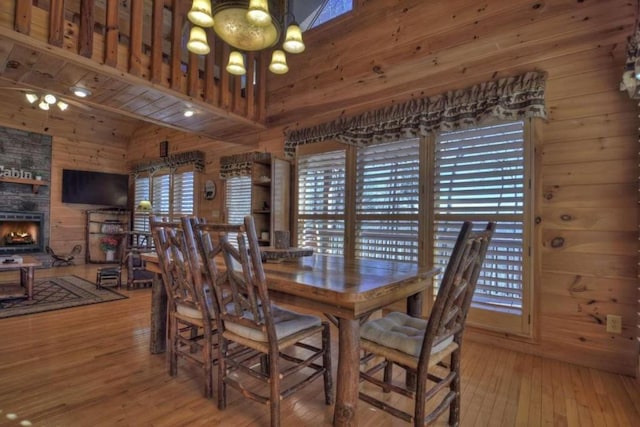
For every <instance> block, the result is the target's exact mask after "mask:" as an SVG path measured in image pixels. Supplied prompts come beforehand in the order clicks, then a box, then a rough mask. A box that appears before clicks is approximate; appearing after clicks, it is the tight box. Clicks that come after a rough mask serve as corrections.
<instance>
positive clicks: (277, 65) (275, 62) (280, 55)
mask: <svg viewBox="0 0 640 427" xmlns="http://www.w3.org/2000/svg"><path fill="white" fill-rule="evenodd" d="M269 71H271V72H272V73H274V74H285V73H286V72H287V71H289V66H288V65H287V57H286V56H285V54H284V52H283V51H281V50H274V51H273V55H272V56H271V64H269Z"/></svg>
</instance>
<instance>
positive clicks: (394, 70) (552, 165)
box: [128, 0, 638, 375]
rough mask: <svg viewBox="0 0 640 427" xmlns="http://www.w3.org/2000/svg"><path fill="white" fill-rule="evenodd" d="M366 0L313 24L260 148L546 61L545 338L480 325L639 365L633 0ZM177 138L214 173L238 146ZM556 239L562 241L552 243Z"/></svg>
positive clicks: (540, 332)
mask: <svg viewBox="0 0 640 427" xmlns="http://www.w3.org/2000/svg"><path fill="white" fill-rule="evenodd" d="M357 3H358V4H357V9H356V11H355V13H353V14H352V16H351V17H346V18H344V19H343V20H342V22H340V20H339V21H338V22H337V23H336V24H331V25H329V26H327V27H325V28H323V29H322V31H318V32H309V33H307V35H306V45H307V51H306V52H305V53H304V55H301V56H297V57H290V58H289V66H290V72H289V73H288V74H287V76H286V78H279V77H274V76H269V80H268V84H269V88H270V90H269V98H268V102H267V110H268V120H269V122H270V123H271V126H272V128H271V130H270V131H269V132H265V133H263V134H261V135H258V136H257V138H256V136H251V137H252V138H256V147H257V148H258V149H260V150H262V149H268V150H273V151H275V152H281V151H282V142H283V137H282V131H283V130H284V129H286V128H293V127H298V126H300V127H304V126H309V125H314V124H317V123H321V122H324V121H328V120H333V119H335V118H337V117H339V116H340V115H352V114H357V113H360V112H362V111H366V110H371V109H375V108H380V107H381V106H384V105H390V104H391V103H394V102H402V101H404V100H407V99H409V98H411V97H418V96H428V95H435V94H439V93H443V92H445V91H447V90H454V89H460V88H464V87H467V86H469V85H472V84H475V83H478V82H481V81H486V80H490V79H492V78H496V77H502V76H506V75H514V74H519V73H522V72H524V71H527V70H533V69H536V70H543V71H545V72H547V73H548V85H547V92H546V99H547V110H548V120H546V121H539V123H537V126H536V128H537V134H538V139H537V141H536V151H537V158H538V159H539V162H538V163H537V164H536V177H537V178H536V182H535V193H536V197H535V198H536V201H537V204H536V209H535V211H536V216H537V217H538V218H539V219H540V224H539V225H538V226H537V229H536V235H537V236H539V237H538V238H537V241H536V242H535V246H534V248H533V253H534V257H535V258H536V265H538V266H539V267H538V269H537V270H536V272H535V278H534V279H535V291H534V293H535V295H534V304H535V309H534V313H535V316H534V319H533V322H534V325H535V337H533V338H532V339H522V338H517V337H510V336H508V335H504V334H500V333H487V332H486V331H480V330H477V329H473V328H472V330H470V331H469V333H468V336H469V337H471V339H477V340H482V341H487V342H492V343H497V344H500V345H504V346H509V347H512V348H516V349H519V350H524V351H528V352H531V353H534V354H540V355H545V356H549V357H552V358H557V359H560V360H565V361H569V362H575V363H578V364H581V365H586V366H591V367H597V368H600V369H605V370H608V371H613V372H619V373H624V374H628V375H635V374H636V370H637V363H638V342H637V340H636V333H637V332H636V329H637V328H636V324H635V323H636V320H637V316H636V310H637V302H636V301H637V300H638V295H637V291H636V286H637V285H636V282H637V279H636V277H637V274H636V270H637V234H638V231H637V224H638V208H637V151H638V149H637V134H638V115H637V109H636V102H634V101H631V100H630V99H628V97H627V95H626V93H624V92H620V91H619V90H618V84H619V81H620V77H621V74H622V71H623V64H624V59H625V55H626V51H625V49H626V37H627V36H629V35H631V34H632V32H633V31H632V27H633V25H634V19H635V13H636V7H637V5H636V4H635V2H626V1H622V0H615V1H585V2H576V1H569V0H559V1H554V2H544V3H532V2H528V1H524V0H515V1H497V0H496V1H488V2H485V3H483V5H482V7H479V6H478V5H477V3H476V2H473V1H470V0H456V1H434V2H424V1H421V0H416V1H406V2H402V7H399V6H396V5H397V2H395V1H391V0H387V1H378V2H365V1H358V2H357ZM345 29H346V30H345ZM159 132H160V131H158V130H157V129H152V128H147V129H145V130H142V131H139V132H138V133H137V134H136V136H135V138H134V139H135V144H134V145H135V151H134V150H133V149H132V150H129V157H128V159H129V160H130V161H131V160H135V159H136V158H140V157H142V156H143V155H144V153H146V152H156V151H157V143H158V141H159V140H161V138H165V137H166V138H174V136H171V135H167V133H166V132H164V133H163V136H162V137H159V135H158V133H159ZM160 133H162V132H160ZM175 138H176V144H175V145H173V146H172V149H176V147H175V146H176V145H179V148H178V150H183V149H184V150H191V149H194V147H196V146H198V147H202V148H203V149H204V150H205V151H206V152H207V173H215V172H214V171H215V169H216V167H217V158H218V157H219V155H224V154H231V153H233V152H236V151H237V150H236V149H234V148H232V147H231V146H226V145H224V144H220V143H215V142H213V141H212V143H211V145H206V144H205V145H204V146H203V145H202V141H200V140H193V141H191V140H189V138H188V137H186V138H182V137H178V136H175ZM178 141H180V142H178ZM132 147H133V145H132ZM205 215H206V212H205ZM556 237H561V238H563V239H564V244H563V245H562V246H561V247H558V248H552V247H551V246H550V244H549V243H550V241H551V240H552V239H554V238H556ZM606 314H619V315H621V316H622V319H623V333H622V334H621V335H615V334H608V333H606V330H605V324H604V323H605V316H606Z"/></svg>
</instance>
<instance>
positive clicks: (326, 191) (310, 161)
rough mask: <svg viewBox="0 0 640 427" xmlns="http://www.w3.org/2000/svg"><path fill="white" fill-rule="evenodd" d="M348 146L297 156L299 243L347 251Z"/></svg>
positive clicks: (331, 251) (316, 249) (325, 251)
mask: <svg viewBox="0 0 640 427" xmlns="http://www.w3.org/2000/svg"><path fill="white" fill-rule="evenodd" d="M345 158H346V152H345V150H336V151H328V152H324V153H319V154H313V155H301V156H299V157H298V246H304V247H311V248H313V249H314V252H315V253H319V254H328V255H329V254H330V255H343V254H344V221H345Z"/></svg>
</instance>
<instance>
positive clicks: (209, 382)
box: [202, 329, 213, 399]
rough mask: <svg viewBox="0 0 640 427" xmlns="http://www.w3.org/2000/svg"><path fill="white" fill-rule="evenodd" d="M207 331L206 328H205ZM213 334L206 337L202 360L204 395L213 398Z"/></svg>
mask: <svg viewBox="0 0 640 427" xmlns="http://www.w3.org/2000/svg"><path fill="white" fill-rule="evenodd" d="M205 333H206V329H205ZM211 353H212V349H211V336H210V335H209V337H207V338H205V339H204V345H203V348H202V361H203V364H204V397H206V398H207V399H211V397H213V375H212V372H213V359H212V357H211Z"/></svg>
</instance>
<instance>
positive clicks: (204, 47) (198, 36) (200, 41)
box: [187, 26, 210, 55]
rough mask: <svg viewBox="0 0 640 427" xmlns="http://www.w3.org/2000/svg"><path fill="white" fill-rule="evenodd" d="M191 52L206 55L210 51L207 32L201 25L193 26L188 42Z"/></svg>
mask: <svg viewBox="0 0 640 427" xmlns="http://www.w3.org/2000/svg"><path fill="white" fill-rule="evenodd" d="M187 49H188V50H189V52H192V53H195V54H196V55H206V54H207V53H209V51H210V49H209V45H208V44H207V34H206V33H205V32H204V29H202V28H200V27H196V26H194V27H192V28H191V34H190V37H189V42H188V43H187Z"/></svg>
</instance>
